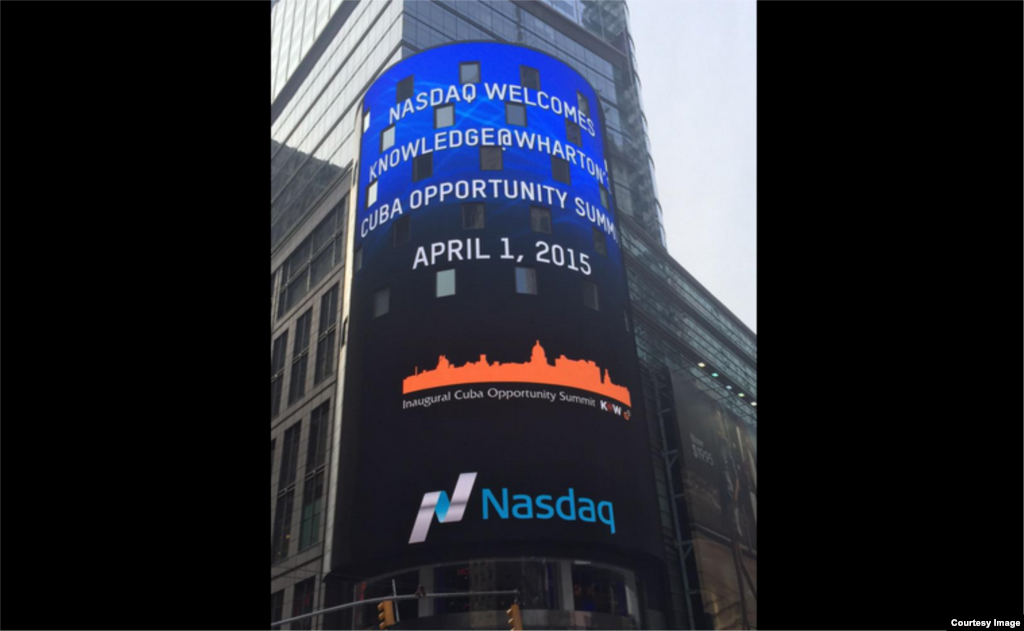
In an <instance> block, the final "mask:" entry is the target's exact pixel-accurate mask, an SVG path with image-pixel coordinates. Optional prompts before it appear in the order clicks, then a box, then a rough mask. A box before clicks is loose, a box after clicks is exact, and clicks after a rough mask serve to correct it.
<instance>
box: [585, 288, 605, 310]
mask: <svg viewBox="0 0 1024 631" xmlns="http://www.w3.org/2000/svg"><path fill="white" fill-rule="evenodd" d="M583 304H584V305H585V306H587V307H589V308H591V309H593V310H594V311H600V310H601V306H600V305H599V304H598V300H597V285H595V284H594V283H588V282H587V281H583Z"/></svg>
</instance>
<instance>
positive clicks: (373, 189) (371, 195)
mask: <svg viewBox="0 0 1024 631" xmlns="http://www.w3.org/2000/svg"><path fill="white" fill-rule="evenodd" d="M376 203H377V180H374V181H372V182H370V185H369V186H367V187H366V207H367V208H369V207H370V206H373V205H374V204H376Z"/></svg>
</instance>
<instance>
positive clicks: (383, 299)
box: [373, 287, 391, 318]
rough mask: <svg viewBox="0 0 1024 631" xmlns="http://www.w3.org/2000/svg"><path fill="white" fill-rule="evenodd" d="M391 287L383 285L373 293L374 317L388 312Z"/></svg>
mask: <svg viewBox="0 0 1024 631" xmlns="http://www.w3.org/2000/svg"><path fill="white" fill-rule="evenodd" d="M390 294H391V288H390V287H383V288H381V289H378V290H377V291H376V293H374V294H373V317H375V318H379V317H381V316H382V315H384V314H385V313H387V312H388V302H389V299H390V297H391V296H390Z"/></svg>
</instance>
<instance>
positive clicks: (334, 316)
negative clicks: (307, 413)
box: [313, 285, 338, 384]
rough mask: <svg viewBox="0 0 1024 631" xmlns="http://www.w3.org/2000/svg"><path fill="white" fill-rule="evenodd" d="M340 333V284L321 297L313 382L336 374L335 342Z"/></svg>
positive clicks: (315, 382)
mask: <svg viewBox="0 0 1024 631" xmlns="http://www.w3.org/2000/svg"><path fill="white" fill-rule="evenodd" d="M337 333H338V285H335V286H334V287H331V289H330V291H328V292H327V293H326V294H324V295H323V297H322V298H321V299H320V330H319V332H318V333H317V338H316V369H315V370H314V372H313V383H314V384H317V383H320V382H321V381H323V380H324V379H325V378H326V377H330V376H331V375H333V374H334V366H335V361H336V360H335V356H334V342H335V338H336V337H337Z"/></svg>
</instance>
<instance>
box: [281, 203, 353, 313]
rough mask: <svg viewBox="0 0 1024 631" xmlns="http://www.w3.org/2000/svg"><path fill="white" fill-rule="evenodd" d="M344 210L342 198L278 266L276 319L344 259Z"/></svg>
mask: <svg viewBox="0 0 1024 631" xmlns="http://www.w3.org/2000/svg"><path fill="white" fill-rule="evenodd" d="M347 209H348V196H347V195H346V196H345V197H343V198H342V200H341V201H340V202H338V204H337V205H336V206H335V207H334V208H333V209H332V210H331V212H329V213H328V214H327V216H326V217H324V219H323V220H321V221H320V223H319V224H318V225H317V226H316V228H314V229H313V233H312V234H311V235H310V236H309V237H307V238H306V239H305V240H303V241H302V243H301V244H299V246H298V247H297V248H295V251H294V252H292V254H291V256H289V257H288V259H287V260H286V261H285V262H284V265H282V266H281V270H282V274H281V288H280V290H279V291H280V300H278V307H277V317H278V318H282V317H284V314H285V313H287V312H288V311H289V310H290V309H291V308H292V307H294V306H295V305H297V304H298V303H299V302H300V301H301V300H302V298H303V297H304V296H305V295H306V294H307V293H308V292H309V291H310V290H311V289H313V288H315V287H316V285H317V284H318V283H319V282H320V281H321V280H323V279H324V278H325V277H326V276H327V275H328V273H330V271H331V270H332V269H334V268H335V267H336V266H338V265H340V264H341V263H342V260H343V259H344V258H345V256H344V255H345V217H346V214H347Z"/></svg>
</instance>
